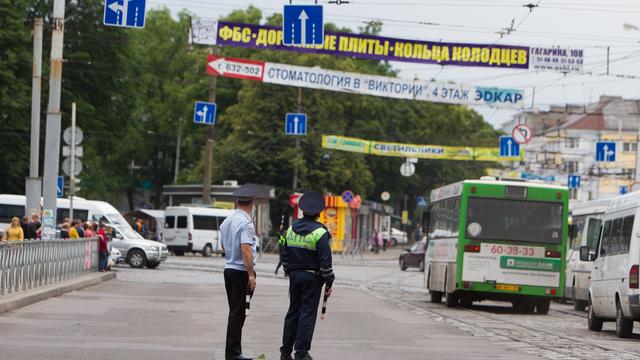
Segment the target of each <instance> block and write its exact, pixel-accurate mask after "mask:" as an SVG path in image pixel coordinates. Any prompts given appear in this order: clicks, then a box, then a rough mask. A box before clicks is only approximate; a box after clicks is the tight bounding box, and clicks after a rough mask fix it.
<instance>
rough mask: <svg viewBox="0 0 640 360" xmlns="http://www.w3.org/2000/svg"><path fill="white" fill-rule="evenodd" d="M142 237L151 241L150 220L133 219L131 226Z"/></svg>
mask: <svg viewBox="0 0 640 360" xmlns="http://www.w3.org/2000/svg"><path fill="white" fill-rule="evenodd" d="M131 227H132V228H133V230H135V231H136V232H137V233H138V234H140V236H142V237H143V238H145V239H149V235H150V232H149V220H145V219H136V218H133V224H132V225H131Z"/></svg>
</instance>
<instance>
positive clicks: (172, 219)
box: [164, 215, 176, 229]
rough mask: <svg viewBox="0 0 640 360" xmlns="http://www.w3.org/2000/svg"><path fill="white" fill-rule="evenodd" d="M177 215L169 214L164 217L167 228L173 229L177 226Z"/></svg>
mask: <svg viewBox="0 0 640 360" xmlns="http://www.w3.org/2000/svg"><path fill="white" fill-rule="evenodd" d="M175 222H176V217H175V216H173V215H169V216H167V217H166V218H165V219H164V228H165V229H173V227H174V226H175Z"/></svg>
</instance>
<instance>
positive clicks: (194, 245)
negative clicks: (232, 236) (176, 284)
mask: <svg viewBox="0 0 640 360" xmlns="http://www.w3.org/2000/svg"><path fill="white" fill-rule="evenodd" d="M233 212H234V210H227V209H213V208H206V207H190V206H169V207H167V208H166V209H165V210H164V230H163V233H162V242H163V243H165V244H166V245H167V246H168V247H169V250H170V251H173V253H174V254H176V255H178V256H182V255H184V253H185V252H193V253H201V254H202V256H206V257H208V256H211V254H212V253H216V254H223V253H224V251H223V250H222V245H221V244H220V231H219V228H220V225H222V222H223V221H224V219H226V218H227V217H228V216H229V215H231V214H233Z"/></svg>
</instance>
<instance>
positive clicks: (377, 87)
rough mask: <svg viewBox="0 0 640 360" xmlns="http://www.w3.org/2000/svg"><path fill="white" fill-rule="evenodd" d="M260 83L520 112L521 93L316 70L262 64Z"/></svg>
mask: <svg viewBox="0 0 640 360" xmlns="http://www.w3.org/2000/svg"><path fill="white" fill-rule="evenodd" d="M262 81H263V82H265V83H271V84H279V85H287V86H296V87H304V88H311V89H321V90H330V91H340V92H347V93H353V94H362V95H373V96H381V97H390V98H396V99H406V100H419V101H431V102H439V103H448V104H460V105H469V106H471V105H484V106H491V107H499V108H516V109H521V108H523V106H524V90H516V89H498V88H486V87H476V86H466V85H460V84H449V83H443V82H431V81H421V80H405V79H399V78H394V77H387V76H376V75H365V74H358V73H350V72H343V71H335V70H324V69H321V68H318V67H314V68H310V67H304V66H294V65H285V64H277V63H269V62H268V63H265V67H264V72H263V79H262Z"/></svg>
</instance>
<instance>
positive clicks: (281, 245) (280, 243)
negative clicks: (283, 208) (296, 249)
mask: <svg viewBox="0 0 640 360" xmlns="http://www.w3.org/2000/svg"><path fill="white" fill-rule="evenodd" d="M282 228H283V225H282V224H280V229H279V230H278V232H277V233H276V235H278V256H279V257H280V258H279V260H278V266H276V275H278V269H280V266H282V250H283V249H284V243H285V242H286V241H287V240H286V239H285V238H284V234H283V233H282ZM284 275H285V276H286V275H287V273H286V272H285V274H284Z"/></svg>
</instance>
